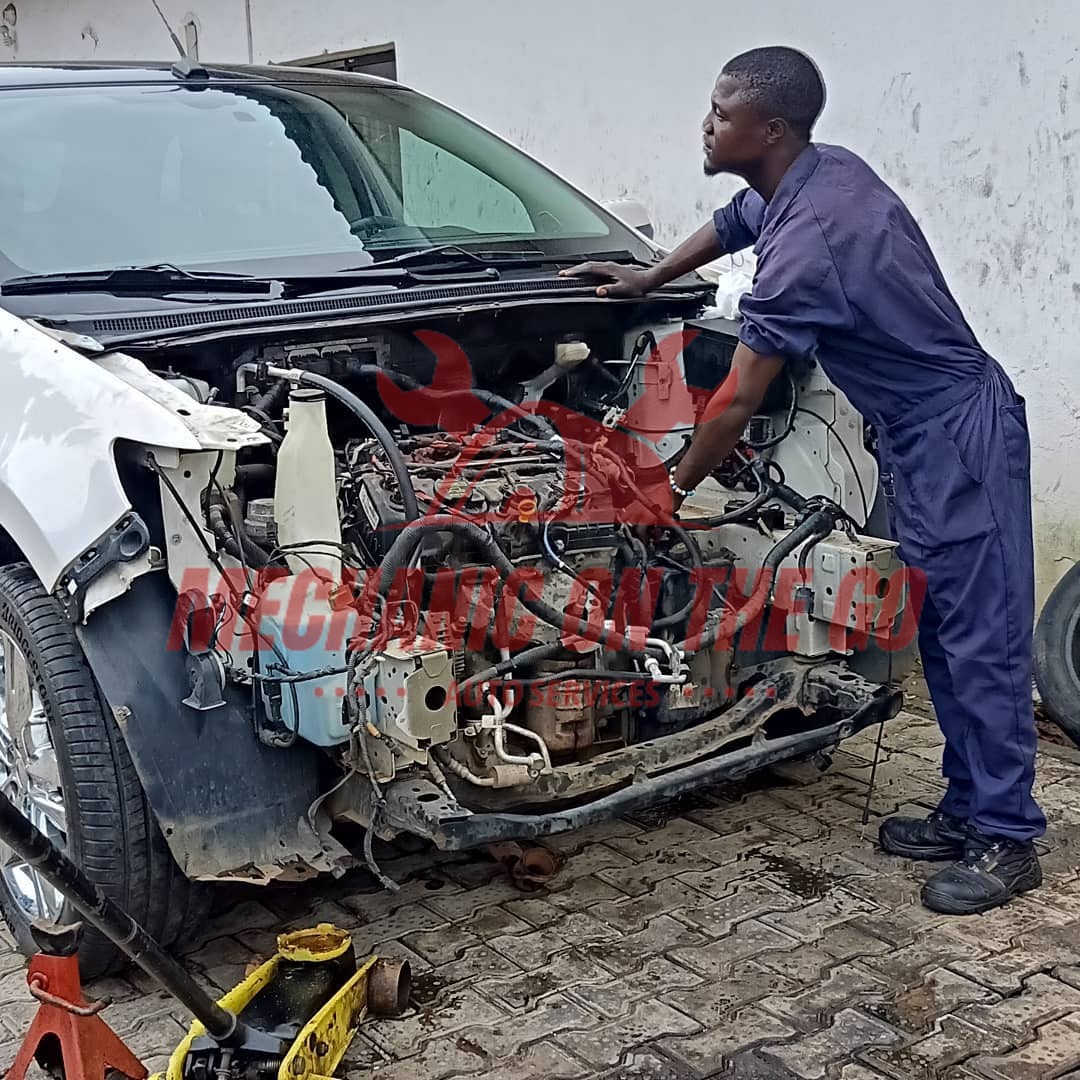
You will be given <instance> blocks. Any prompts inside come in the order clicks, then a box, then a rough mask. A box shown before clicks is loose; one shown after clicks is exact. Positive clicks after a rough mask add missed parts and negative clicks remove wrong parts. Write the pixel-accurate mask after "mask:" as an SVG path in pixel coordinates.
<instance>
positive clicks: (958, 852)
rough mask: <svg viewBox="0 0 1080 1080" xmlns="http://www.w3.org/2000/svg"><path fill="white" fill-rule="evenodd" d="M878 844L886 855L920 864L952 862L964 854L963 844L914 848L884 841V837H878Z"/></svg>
mask: <svg viewBox="0 0 1080 1080" xmlns="http://www.w3.org/2000/svg"><path fill="white" fill-rule="evenodd" d="M878 843H879V844H880V846H881V850H882V851H884V852H885V854H886V855H896V856H897V857H899V858H901V859H917V860H918V861H920V862H953V861H954V860H955V859H959V858H960V857H961V856H962V855H963V854H964V845H963V844H954V845H953V846H952V847H946V846H945V845H944V844H943V845H941V846H940V847H936V848H931V847H925V846H923V847H915V846H909V845H907V844H902V843H898V842H897V841H895V840H886V838H885V837H884V836H881V835H879V836H878Z"/></svg>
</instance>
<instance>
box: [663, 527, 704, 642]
mask: <svg viewBox="0 0 1080 1080" xmlns="http://www.w3.org/2000/svg"><path fill="white" fill-rule="evenodd" d="M668 528H669V529H670V530H671V531H672V532H673V533H674V534H675V535H676V536H677V537H678V538H679V539H680V540H681V541H682V542H683V544H684V545H685V546H686V551H687V554H688V555H689V556H690V565H691V567H692V568H693V570H700V569H701V568H702V567H703V566H704V565H705V560H704V559H703V558H702V557H701V548H700V547H699V546H698V542H697V541H696V540H695V539H694V538H693V537H692V536H691V535H690V534H689V533H688V532H687V531H686V530H685V529H684V528H683V527H682V526H681V525H669V526H668ZM690 580H691V582H693V580H694V579H693V576H691V579H690ZM696 602H697V597H696V596H695V595H694V591H693V588H691V590H690V599H689V600H687V601H686V603H685V604H683V606H682V607H681V608H679V610H678V611H673V612H672V613H671V614H670V615H664V616H662V617H661V618H659V619H655V620H654V621H653V624H652V628H653V630H663V629H664V628H665V627H667V626H677V625H678V624H679V623H680V622H682V621H683V620H684V619H688V618H689V617H690V613H691V612H692V611H693V610H694V604H695V603H696Z"/></svg>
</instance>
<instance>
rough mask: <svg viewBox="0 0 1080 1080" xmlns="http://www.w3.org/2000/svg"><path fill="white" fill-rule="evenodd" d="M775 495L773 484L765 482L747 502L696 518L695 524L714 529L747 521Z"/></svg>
mask: <svg viewBox="0 0 1080 1080" xmlns="http://www.w3.org/2000/svg"><path fill="white" fill-rule="evenodd" d="M775 495H776V491H775V485H773V484H766V485H765V486H764V487H763V488H762V489H761V491H759V492H758V493H757V494H756V495H755V496H754V497H753V498H752V499H751V500H750V501H749V502H747V503H744V504H743V505H742V506H737V507H736V508H735V509H734V510H729V511H728V512H727V513H725V514H718V515H717V516H716V517H710V518H697V519H695V521H694V524H695V525H702V526H704V527H705V528H707V529H716V528H718V527H719V526H721V525H732V524H734V523H735V522H739V521H747V520H749V519H750V518H752V517H753V516H754V515H755V514H756V513H757V512H758V511H759V510H760V509H761V508H762V507H763V506H764V505H765V504H766V503H767V502H768V501H769V500H770V499H771V498H773V497H774V496H775Z"/></svg>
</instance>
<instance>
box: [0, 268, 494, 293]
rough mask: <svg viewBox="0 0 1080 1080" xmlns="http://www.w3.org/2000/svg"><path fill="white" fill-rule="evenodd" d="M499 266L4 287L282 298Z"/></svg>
mask: <svg viewBox="0 0 1080 1080" xmlns="http://www.w3.org/2000/svg"><path fill="white" fill-rule="evenodd" d="M498 276H499V272H498V271H497V270H496V269H494V267H488V266H485V267H483V268H481V269H477V270H472V271H470V272H468V273H464V274H463V273H456V274H454V273H452V274H446V273H436V272H432V273H430V274H426V275H425V274H420V273H417V272H414V271H412V270H409V269H407V268H406V267H404V266H387V265H385V264H382V263H372V264H371V265H370V266H357V267H353V268H351V269H348V270H339V271H335V272H334V273H331V274H302V275H295V276H286V275H282V276H281V277H278V278H260V277H252V276H248V275H245V274H227V273H218V272H213V271H211V272H206V273H203V272H198V273H193V272H191V271H188V270H181V269H180V267H178V266H172V265H171V264H167V263H166V264H162V265H158V266H137V267H120V268H117V269H116V270H86V271H76V272H74V273H62V274H34V275H30V276H28V277H15V278H8V279H7V280H6V281H4V282H2V283H0V294H2V295H5V296H18V295H30V294H41V293H67V292H83V293H94V292H98V293H109V294H110V295H113V296H168V295H170V294H173V293H188V294H199V295H200V298H202V297H203V296H207V297H213V296H215V295H219V294H221V293H243V294H245V295H247V296H251V297H254V298H260V299H261V298H267V299H272V300H277V299H281V298H288V297H290V296H302V295H304V294H309V293H317V292H334V291H337V290H345V289H350V288H353V287H355V286H362V285H393V286H399V287H405V286H409V285H421V284H423V283H424V282H425V281H427V280H432V279H437V280H438V281H440V282H446V281H476V280H477V279H478V278H493V277H494V278H497V277H498Z"/></svg>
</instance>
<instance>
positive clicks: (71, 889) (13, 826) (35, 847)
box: [0, 796, 244, 1043]
mask: <svg viewBox="0 0 1080 1080" xmlns="http://www.w3.org/2000/svg"><path fill="white" fill-rule="evenodd" d="M0 839H2V840H3V842H4V843H5V844H7V845H8V847H10V848H11V849H12V851H14V852H15V853H16V854H18V855H19V857H20V858H22V859H25V860H26V863H27V865H28V866H31V867H33V868H34V869H35V870H36V871H37V872H38V873H39V874H40V875H41V876H42V877H43V878H44V879H45V880H46V881H47V882H48V883H49V884H50V885H52V886H53V888H54V889H57V890H58V891H59V892H61V893H62V894H63V895H64V896H65V897H67V899H68V901H69V902H70V903H71V905H72V907H74V908H75V909H76V910H77V911H78V912H79V914H80V915H82V916H83V918H85V919H86V921H87V922H88V923H90V925H91V926H93V927H94V929H96V930H98V931H100V932H101V933H102V934H104V935H105V937H107V938H108V939H109V940H110V941H111V942H112V943H113V944H114V945H116V946H117V948H119V949H122V950H123V951H124V952H125V953H126V954H127V955H128V956H129V957H130V958H131V959H132V960H133V961H134V962H135V963H136V964H138V965H139V967H141V968H142V969H143V971H145V972H146V974H147V975H149V976H150V978H152V979H153V980H154V981H155V982H157V983H158V984H159V985H161V986H162V987H164V988H165V989H166V990H167V991H168V992H169V993H170V994H172V996H173V997H174V998H176V1000H177V1001H179V1002H180V1003H181V1004H182V1005H183V1006H184V1007H185V1008H186V1009H187V1010H188V1011H189V1012H190V1013H191V1014H192V1015H193V1016H194V1017H195V1019H196V1020H198V1021H200V1023H202V1025H203V1027H205V1028H206V1031H207V1034H208V1035H210V1036H211V1038H213V1039H214V1040H216V1041H217V1042H219V1043H223V1042H227V1041H232V1040H237V1039H239V1038H241V1037H242V1036H243V1034H244V1027H243V1025H242V1024H241V1023H240V1021H239V1020H237V1018H236V1015H235V1013H231V1012H229V1011H228V1010H227V1009H223V1008H222V1007H221V1006H220V1005H218V1004H217V1002H215V1001H214V1000H213V998H211V997H210V995H209V994H207V993H206V992H205V991H204V990H203V989H202V987H201V986H199V984H198V983H197V982H195V980H194V979H193V978H192V977H191V976H190V975H189V974H188V973H187V972H186V971H185V970H184V969H183V968H182V967H181V966H180V965H179V964H178V963H177V962H176V961H175V960H174V959H173V958H172V957H171V956H169V955H168V954H167V953H166V952H165V951H164V950H163V949H162V948H161V946H160V945H159V944H158V943H157V942H156V941H155V940H154V939H153V938H152V937H151V936H150V935H149V934H148V933H147V932H146V931H145V930H144V929H143V928H142V927H141V926H140V925H139V924H138V923H137V922H136V921H135V920H134V919H133V918H132V917H131V916H130V915H129V914H128V913H127V912H126V911H124V909H123V908H121V907H120V906H119V905H117V904H115V903H114V902H113V901H112V900H110V899H109V897H107V896H106V895H105V894H104V893H103V892H102V891H101V889H100V888H99V887H98V886H97V885H95V884H94V883H93V882H92V881H91V880H90V879H89V878H88V877H87V876H86V875H85V874H84V873H83V872H82V871H81V870H80V869H79V868H78V867H77V866H76V865H75V864H74V863H73V862H72V861H71V860H70V859H69V858H68V857H67V856H66V855H65V854H64V853H63V852H62V851H60V850H59V849H58V848H57V847H56V846H55V845H54V844H53V843H52V842H51V841H50V840H49V838H48V837H47V836H45V834H44V833H42V832H41V831H40V830H39V829H37V828H36V827H35V826H34V825H32V824H31V823H30V822H29V821H27V820H26V818H24V817H23V816H22V814H20V813H19V811H18V810H16V809H15V807H14V806H13V805H12V804H11V801H10V800H9V799H8V798H7V797H6V796H0Z"/></svg>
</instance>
